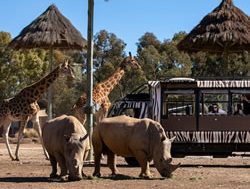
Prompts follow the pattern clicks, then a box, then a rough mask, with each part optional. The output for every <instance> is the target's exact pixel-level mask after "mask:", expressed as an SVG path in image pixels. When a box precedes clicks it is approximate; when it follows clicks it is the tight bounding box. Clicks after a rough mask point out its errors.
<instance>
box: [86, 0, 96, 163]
mask: <svg viewBox="0 0 250 189" xmlns="http://www.w3.org/2000/svg"><path fill="white" fill-rule="evenodd" d="M93 18H94V0H88V51H87V104H86V107H85V113H86V115H87V126H88V133H89V137H90V144H91V149H90V153H89V158H88V159H89V160H93V147H92V133H93V112H94V109H93V101H92V98H93V94H92V91H93V46H94V45H93V44H94V42H93Z"/></svg>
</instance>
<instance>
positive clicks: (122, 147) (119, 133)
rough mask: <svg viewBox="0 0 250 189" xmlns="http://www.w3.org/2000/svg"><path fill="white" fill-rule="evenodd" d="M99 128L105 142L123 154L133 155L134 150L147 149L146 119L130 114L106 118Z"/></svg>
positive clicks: (110, 147)
mask: <svg viewBox="0 0 250 189" xmlns="http://www.w3.org/2000/svg"><path fill="white" fill-rule="evenodd" d="M97 130H98V131H99V134H100V137H101V139H102V140H103V142H104V144H105V145H106V146H107V147H108V148H109V149H110V150H111V151H113V152H114V153H116V154H117V155H121V156H131V155H133V151H134V150H146V148H147V147H146V146H147V145H148V142H149V141H148V133H147V124H146V123H145V122H144V120H140V119H136V118H131V117H128V116H117V117H113V118H105V119H103V121H102V122H101V123H100V125H98V129H97Z"/></svg>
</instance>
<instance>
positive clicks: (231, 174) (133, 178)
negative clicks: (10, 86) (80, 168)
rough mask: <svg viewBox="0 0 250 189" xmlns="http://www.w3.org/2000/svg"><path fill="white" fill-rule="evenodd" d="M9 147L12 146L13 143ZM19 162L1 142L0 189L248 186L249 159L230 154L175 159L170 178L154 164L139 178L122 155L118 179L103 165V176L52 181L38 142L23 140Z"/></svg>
mask: <svg viewBox="0 0 250 189" xmlns="http://www.w3.org/2000/svg"><path fill="white" fill-rule="evenodd" d="M11 147H12V148H13V149H14V148H15V144H12V145H11ZM20 159H21V162H16V161H11V160H10V159H9V156H8V153H7V149H6V147H5V144H4V143H0V188H1V189H13V188H19V189H28V188H36V189H38V188H39V189H43V188H46V189H48V188H49V189H57V188H60V189H63V188H70V189H79V188H81V189H85V188H86V189H92V188H95V189H104V188H105V189H106V188H109V189H113V188H114V189H120V188H131V189H132V188H133V189H140V188H143V189H145V188H157V189H161V188H164V189H165V188H171V189H174V188H185V189H189V188H190V189H191V188H192V189H193V188H213V189H214V188H226V189H229V188H232V189H236V188H250V158H249V157H243V158H242V157H231V158H217V159H213V158H211V157H186V158H178V159H177V158H176V159H174V163H177V162H181V163H182V166H181V167H180V168H179V169H177V170H176V171H175V172H174V173H173V177H172V178H170V179H162V178H161V177H160V175H159V173H158V172H157V170H156V169H155V168H154V167H151V172H152V173H153V174H154V178H153V179H150V180H143V179H139V178H138V175H139V172H140V168H139V167H128V166H127V164H126V163H125V162H124V160H123V158H121V157H119V158H118V169H119V171H120V173H121V175H119V177H117V178H111V177H110V176H109V174H110V170H109V169H108V168H107V167H106V166H105V163H106V162H105V159H104V160H103V166H102V169H101V172H102V178H92V177H90V176H89V178H87V179H84V180H81V181H75V182H52V181H49V179H48V176H49V174H50V171H51V168H50V164H49V161H47V160H45V157H44V155H43V151H42V148H41V145H40V144H37V143H32V142H28V143H27V142H26V143H24V144H22V145H21V148H20ZM93 169H94V168H93V164H88V165H85V167H84V172H85V174H87V175H91V174H92V172H93Z"/></svg>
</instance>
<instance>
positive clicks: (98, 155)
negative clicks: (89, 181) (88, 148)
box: [93, 152, 102, 177]
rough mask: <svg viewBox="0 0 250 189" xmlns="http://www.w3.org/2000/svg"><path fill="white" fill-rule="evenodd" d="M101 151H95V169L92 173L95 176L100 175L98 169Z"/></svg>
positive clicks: (99, 167)
mask: <svg viewBox="0 0 250 189" xmlns="http://www.w3.org/2000/svg"><path fill="white" fill-rule="evenodd" d="M101 156H102V154H101V153H96V152H95V170H94V173H93V176H95V177H101V173H100V169H101Z"/></svg>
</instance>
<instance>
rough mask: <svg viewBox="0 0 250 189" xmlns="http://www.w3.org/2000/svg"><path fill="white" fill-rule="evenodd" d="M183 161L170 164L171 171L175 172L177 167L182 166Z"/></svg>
mask: <svg viewBox="0 0 250 189" xmlns="http://www.w3.org/2000/svg"><path fill="white" fill-rule="evenodd" d="M180 165H181V163H178V164H177V165H173V164H170V173H172V172H174V171H175V170H176V169H178V168H179V167H180Z"/></svg>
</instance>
